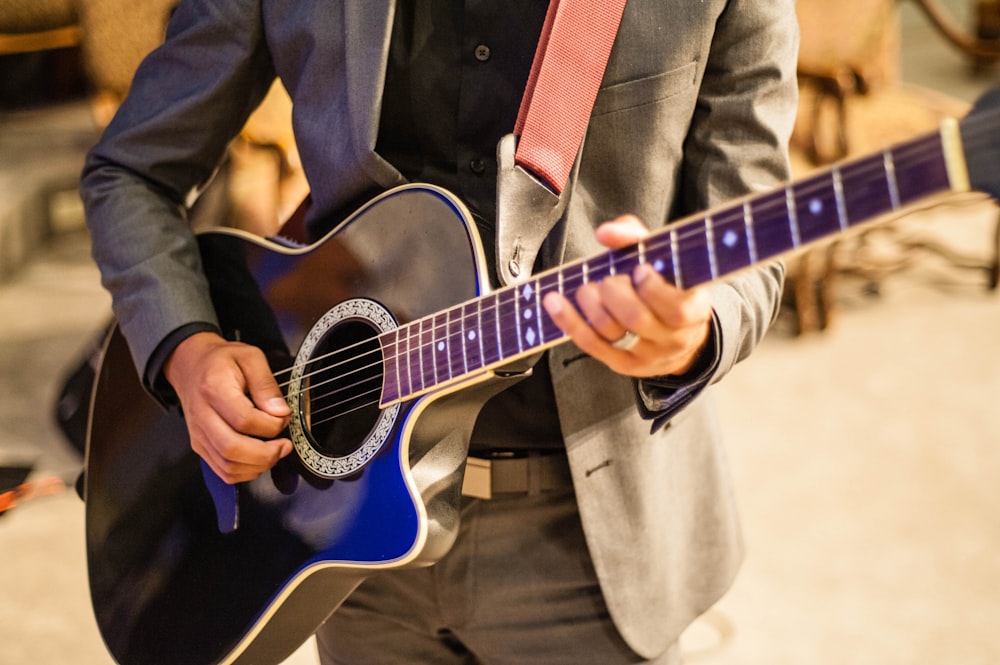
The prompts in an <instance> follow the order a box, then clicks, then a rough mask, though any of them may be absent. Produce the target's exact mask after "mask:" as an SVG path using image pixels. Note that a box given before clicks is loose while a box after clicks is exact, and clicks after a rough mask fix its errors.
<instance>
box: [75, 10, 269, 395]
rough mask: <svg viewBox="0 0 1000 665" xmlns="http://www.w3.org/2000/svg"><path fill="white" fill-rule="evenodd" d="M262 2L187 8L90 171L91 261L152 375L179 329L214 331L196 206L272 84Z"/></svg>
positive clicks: (86, 174) (138, 80)
mask: <svg viewBox="0 0 1000 665" xmlns="http://www.w3.org/2000/svg"><path fill="white" fill-rule="evenodd" d="M259 5H260V3H259V2H253V1H250V0H226V1H224V2H218V1H210V0H184V2H182V3H181V4H180V6H179V7H178V9H177V11H176V12H175V14H174V16H173V17H172V19H171V21H170V24H169V26H168V30H167V36H166V40H165V43H164V44H163V45H162V46H161V47H160V48H158V49H157V50H155V51H154V52H153V53H151V54H150V55H149V56H148V57H147V58H146V59H145V60H144V62H143V63H142V65H141V66H140V67H139V70H138V72H137V73H136V76H135V78H134V80H133V83H132V87H131V89H130V92H129V95H128V97H127V98H126V99H125V101H124V102H123V104H122V106H121V107H120V108H119V110H118V112H117V114H116V116H115V118H114V119H113V120H112V122H111V123H110V125H109V126H108V127H107V129H106V130H105V133H104V135H103V136H102V138H101V140H100V141H99V142H98V143H97V145H96V146H95V147H94V148H93V149H92V150H91V152H90V154H89V155H88V157H87V160H86V163H85V166H84V170H83V174H82V178H81V195H82V198H83V202H84V206H85V210H86V217H87V225H88V228H89V230H90V233H91V239H92V252H93V256H94V259H95V260H96V262H97V264H98V266H99V268H100V270H101V278H102V282H103V284H104V286H105V288H107V289H108V290H109V291H110V293H111V295H112V306H113V309H114V314H115V316H116V318H117V321H118V324H119V325H120V327H121V329H122V332H123V334H124V336H125V338H126V339H127V340H128V343H129V346H130V349H131V352H132V357H133V360H134V362H135V365H136V367H137V369H138V371H139V372H140V374H141V375H142V376H144V377H146V376H147V374H146V369H147V364H148V363H149V359H150V357H151V356H152V354H153V352H154V350H155V349H156V348H157V347H158V346H159V345H160V343H161V342H162V341H163V340H164V339H166V338H167V337H168V336H169V335H170V334H171V333H172V332H173V331H175V330H177V329H180V328H182V327H184V326H186V325H188V324H191V323H193V322H201V323H202V324H207V325H209V326H213V325H217V321H216V316H215V312H214V310H213V308H212V304H211V300H210V298H209V294H208V287H207V283H206V280H205V277H204V274H203V272H202V269H201V262H200V257H199V253H198V247H197V242H196V240H195V238H194V234H193V232H192V230H191V228H190V226H189V224H188V221H187V209H188V206H189V204H190V203H192V202H193V201H194V200H195V199H196V197H197V195H198V193H199V192H200V191H201V189H202V188H203V187H205V186H206V184H207V183H208V182H209V181H210V180H211V178H212V177H213V175H214V173H215V172H216V170H217V168H218V166H219V164H220V162H221V161H222V159H223V158H224V156H225V153H226V150H227V146H228V144H229V142H230V141H231V140H232V138H233V137H234V136H235V135H236V134H237V133H238V132H239V131H240V129H241V127H242V126H243V124H244V122H245V121H246V118H247V117H248V116H249V114H250V113H251V111H252V110H253V109H254V108H255V107H256V106H257V105H258V104H259V103H260V100H261V99H262V98H263V96H264V94H265V93H266V92H267V90H268V88H269V86H270V84H271V82H272V81H273V80H274V69H273V66H272V64H271V61H270V56H269V54H268V51H267V49H266V46H265V43H264V38H263V29H262V24H261V18H260V6H259ZM147 384H148V382H147ZM147 387H148V385H147Z"/></svg>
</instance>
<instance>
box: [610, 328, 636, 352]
mask: <svg viewBox="0 0 1000 665" xmlns="http://www.w3.org/2000/svg"><path fill="white" fill-rule="evenodd" d="M638 343H639V336H638V335H636V334H635V333H634V332H632V331H631V330H626V331H625V334H624V335H622V336H621V337H620V338H619V339H617V340H616V341H614V342H612V343H611V346H613V347H615V348H616V349H618V350H619V351H630V350H631V349H632V348H633V347H634V346H635V345H636V344H638Z"/></svg>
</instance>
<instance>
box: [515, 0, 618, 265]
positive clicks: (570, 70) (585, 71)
mask: <svg viewBox="0 0 1000 665" xmlns="http://www.w3.org/2000/svg"><path fill="white" fill-rule="evenodd" d="M624 9H625V0H600V1H599V2H587V1H586V0H550V2H549V8H548V12H547V13H546V15H545V23H544V25H543V26H542V33H541V36H540V37H539V40H538V47H537V49H536V50H535V59H534V61H533V62H532V65H531V73H530V74H529V77H528V84H527V86H526V87H525V91H524V96H523V97H522V98H521V106H520V109H519V111H518V118H517V122H516V124H515V126H514V133H513V134H510V135H507V136H505V137H504V138H503V139H501V141H500V145H499V146H498V151H497V152H498V155H497V156H498V162H499V166H500V168H499V175H498V182H497V270H498V272H499V273H500V278H501V280H502V281H503V282H504V283H506V284H513V283H516V282H517V281H519V280H522V279H526V278H527V277H528V276H529V275H530V274H531V267H532V264H533V263H534V260H535V256H536V255H537V254H538V249H539V248H540V247H541V244H542V241H543V240H544V239H545V237H546V236H547V235H548V233H549V231H551V229H552V227H553V226H554V225H555V223H556V221H558V219H559V218H560V217H561V216H562V212H563V210H564V208H565V197H563V196H561V195H562V192H563V188H564V187H565V186H566V183H567V181H568V180H569V175H570V172H571V171H572V170H573V165H574V164H575V163H576V157H577V154H578V153H579V151H580V146H581V144H582V143H583V136H584V133H585V132H586V130H587V121H588V120H589V119H590V113H591V110H592V109H593V107H594V100H595V99H596V98H597V91H598V88H599V87H600V84H601V79H602V78H603V77H604V69H605V67H606V66H607V62H608V56H609V55H610V54H611V47H612V45H613V44H614V41H615V35H616V34H617V33H618V25H619V24H620V23H621V17H622V13H623V11H624ZM524 220H533V221H532V223H531V224H530V225H527V224H524V223H523V222H524ZM519 222H520V223H519ZM515 225H517V226H515Z"/></svg>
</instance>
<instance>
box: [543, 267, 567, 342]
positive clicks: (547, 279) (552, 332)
mask: <svg viewBox="0 0 1000 665" xmlns="http://www.w3.org/2000/svg"><path fill="white" fill-rule="evenodd" d="M563 286H564V284H563V271H562V270H556V271H555V272H550V273H546V274H544V275H542V276H541V277H539V278H538V317H539V318H538V328H539V334H540V336H541V338H542V340H543V341H544V342H548V341H551V340H554V339H560V338H561V337H563V336H564V333H563V331H562V330H560V329H559V326H557V325H556V324H555V322H554V321H553V320H552V317H550V316H549V315H548V313H547V312H546V311H545V308H544V307H542V300H543V299H544V297H545V294H546V293H549V292H552V291H554V292H556V293H558V294H559V295H563Z"/></svg>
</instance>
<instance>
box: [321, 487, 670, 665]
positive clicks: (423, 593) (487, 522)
mask: <svg viewBox="0 0 1000 665" xmlns="http://www.w3.org/2000/svg"><path fill="white" fill-rule="evenodd" d="M317 641H318V644H319V652H320V660H321V662H322V663H323V665H404V664H405V665H418V664H426V665H519V664H524V665H587V664H588V663H593V664H595V665H625V664H638V663H649V664H652V665H677V664H678V663H680V656H679V649H678V648H677V645H674V647H673V648H671V649H669V650H668V652H667V653H665V654H663V655H662V656H660V657H659V658H656V659H654V660H644V659H643V658H640V657H639V656H637V655H636V654H635V653H634V652H633V651H632V650H631V649H629V647H628V646H627V645H626V644H625V642H624V641H623V640H622V639H621V637H620V636H619V635H618V632H617V630H616V629H615V627H614V625H613V624H612V622H611V618H610V617H609V615H608V611H607V608H606V607H605V604H604V599H603V597H602V595H601V590H600V588H599V586H598V583H597V577H596V575H595V574H594V568H593V565H592V563H591V561H590V556H589V554H588V552H587V546H586V544H585V542H584V537H583V530H582V527H581V525H580V518H579V513H578V512H577V507H576V500H575V497H574V495H573V492H572V490H562V491H558V492H549V493H545V494H537V495H534V496H525V495H521V496H514V497H510V498H499V499H496V498H495V499H492V500H489V501H482V500H478V499H466V500H465V503H464V506H463V511H462V525H461V531H460V534H459V537H458V541H457V542H456V544H455V546H454V547H453V548H452V550H451V551H450V552H449V553H448V554H447V555H446V556H445V557H444V558H443V559H442V560H441V561H439V562H438V563H437V564H436V565H434V566H432V567H429V568H416V569H404V570H395V571H388V572H380V573H376V574H375V575H373V576H372V577H370V578H369V579H367V580H366V581H365V582H363V583H362V584H361V586H360V587H359V588H358V590H357V591H356V592H355V593H354V594H353V595H352V596H351V597H350V598H348V599H347V601H346V602H345V603H344V604H343V606H341V607H340V608H339V609H338V610H337V611H336V612H335V613H334V615H333V616H332V617H331V619H330V620H329V621H328V622H327V623H326V624H325V625H324V626H323V627H321V628H320V630H319V631H318V632H317Z"/></svg>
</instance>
